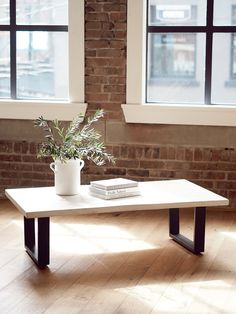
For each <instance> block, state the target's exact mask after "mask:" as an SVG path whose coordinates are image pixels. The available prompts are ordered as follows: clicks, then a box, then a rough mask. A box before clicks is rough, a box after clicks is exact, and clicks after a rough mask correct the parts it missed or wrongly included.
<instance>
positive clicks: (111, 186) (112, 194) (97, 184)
mask: <svg viewBox="0 0 236 314" xmlns="http://www.w3.org/2000/svg"><path fill="white" fill-rule="evenodd" d="M89 190H90V193H91V194H92V195H93V196H96V197H99V198H102V199H105V200H110V199H115V198H121V197H128V196H136V195H140V190H139V187H138V182H137V181H133V180H129V179H124V178H116V179H108V180H99V181H91V182H90V186H89Z"/></svg>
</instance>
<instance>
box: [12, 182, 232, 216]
mask: <svg viewBox="0 0 236 314" xmlns="http://www.w3.org/2000/svg"><path fill="white" fill-rule="evenodd" d="M139 187H140V191H141V195H139V196H132V197H125V198H119V199H113V200H103V199H99V198H96V197H93V196H92V195H90V194H89V189H88V185H81V192H80V193H79V194H78V195H73V196H60V195H56V193H55V189H54V187H39V188H18V189H7V190H6V196H7V197H8V198H9V199H10V200H11V201H12V203H13V204H14V205H15V206H16V207H17V208H18V209H19V211H20V212H21V213H22V214H23V215H24V216H25V217H27V218H35V217H51V216H58V215H68V214H75V213H76V214H91V213H106V212H122V211H134V210H151V209H165V208H186V207H200V206H224V205H228V204H229V201H228V199H226V198H224V197H222V196H220V195H218V194H215V193H213V192H211V191H208V190H207V189H205V188H202V187H200V186H198V185H196V184H194V183H191V182H189V181H187V180H164V181H149V182H140V183H139Z"/></svg>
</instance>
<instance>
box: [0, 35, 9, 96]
mask: <svg viewBox="0 0 236 314" xmlns="http://www.w3.org/2000/svg"><path fill="white" fill-rule="evenodd" d="M0 97H1V98H9V97H10V34H9V32H0Z"/></svg>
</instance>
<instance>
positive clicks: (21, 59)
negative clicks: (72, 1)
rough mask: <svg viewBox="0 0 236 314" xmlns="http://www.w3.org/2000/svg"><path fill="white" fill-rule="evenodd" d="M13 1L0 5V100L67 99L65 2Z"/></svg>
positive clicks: (65, 0) (64, 0)
mask: <svg viewBox="0 0 236 314" xmlns="http://www.w3.org/2000/svg"><path fill="white" fill-rule="evenodd" d="M14 2H15V7H13V8H14V12H10V1H6V0H4V1H1V2H0V97H1V98H13V99H14V98H15V99H68V26H67V25H68V0H37V1H36V0H33V1H32V0H15V1H14ZM13 8H11V10H13ZM10 16H11V19H10ZM14 20H15V21H16V24H14Z"/></svg>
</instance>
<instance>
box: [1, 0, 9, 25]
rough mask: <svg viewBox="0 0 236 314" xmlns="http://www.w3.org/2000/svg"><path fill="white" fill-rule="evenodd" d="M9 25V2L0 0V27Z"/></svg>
mask: <svg viewBox="0 0 236 314" xmlns="http://www.w3.org/2000/svg"><path fill="white" fill-rule="evenodd" d="M9 23H10V8H9V0H0V25H4V24H9Z"/></svg>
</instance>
